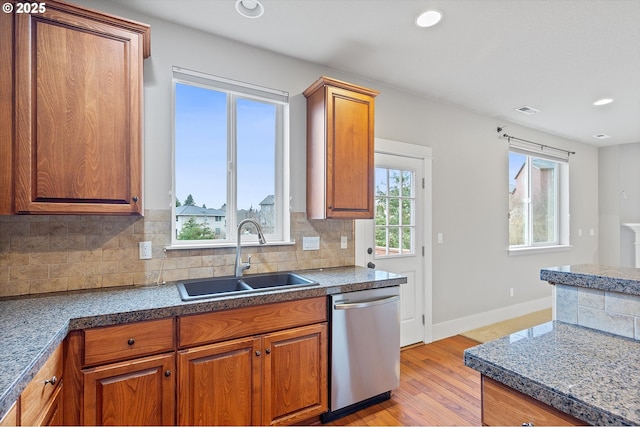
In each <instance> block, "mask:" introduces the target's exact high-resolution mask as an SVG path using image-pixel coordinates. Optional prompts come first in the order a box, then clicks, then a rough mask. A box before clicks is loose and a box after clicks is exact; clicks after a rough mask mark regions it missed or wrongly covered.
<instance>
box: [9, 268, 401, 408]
mask: <svg viewBox="0 0 640 427" xmlns="http://www.w3.org/2000/svg"><path fill="white" fill-rule="evenodd" d="M296 273H298V274H300V275H302V276H304V277H307V278H309V279H311V280H313V281H315V282H318V283H319V285H311V286H305V287H302V288H294V289H270V290H269V289H268V290H264V291H257V292H254V293H249V294H243V295H230V296H224V297H214V298H210V299H201V300H194V301H188V302H187V301H182V300H181V299H180V296H179V294H178V290H177V288H176V286H175V283H173V282H172V283H166V284H163V285H158V286H144V287H126V288H111V289H108V290H96V291H83V292H73V293H71V292H69V293H59V294H50V295H45V296H33V297H25V298H17V299H5V300H1V301H0V325H2V328H1V329H0V343H2V345H1V346H0V360H2V364H0V418H1V417H2V416H4V414H5V413H6V412H7V411H8V410H9V409H10V407H11V405H12V404H13V402H15V400H16V399H17V398H18V396H19V395H20V393H21V392H22V390H23V389H24V387H25V386H26V385H27V384H28V383H29V381H30V380H31V379H32V378H33V376H34V375H35V374H36V373H37V371H38V370H39V369H40V367H42V365H43V364H44V362H45V361H46V360H47V358H48V357H49V356H50V355H51V353H52V352H53V351H54V350H55V349H56V347H57V346H58V345H59V344H60V343H61V342H62V341H63V340H64V338H65V337H66V336H67V334H68V333H69V331H71V330H76V329H84V328H92V327H96V326H107V325H117V324H123V323H130V322H135V321H140V320H151V319H159V318H163V317H171V316H179V315H185V314H195V313H205V312H210V311H217V310H224V309H229V308H237V307H247V306H252V305H259V304H267V303H273V302H279V301H290V300H294V299H301V298H312V297H317V296H326V295H332V294H336V293H341V292H349V291H357V290H362V289H371V288H378V287H387V286H397V285H400V284H403V283H406V282H407V279H406V277H404V276H401V275H397V274H393V273H388V272H384V271H379V270H371V269H368V268H363V267H337V268H326V269H320V270H304V271H297V272H296Z"/></svg>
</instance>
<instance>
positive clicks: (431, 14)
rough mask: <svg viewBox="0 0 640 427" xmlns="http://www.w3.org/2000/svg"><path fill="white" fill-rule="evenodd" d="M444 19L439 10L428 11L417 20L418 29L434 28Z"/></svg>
mask: <svg viewBox="0 0 640 427" xmlns="http://www.w3.org/2000/svg"><path fill="white" fill-rule="evenodd" d="M441 19H442V12H439V11H437V10H427V11H426V12H424V13H422V14H421V15H420V16H418V18H416V25H417V26H418V27H422V28H427V27H433V26H434V25H436V24H437V23H438V22H440V20H441Z"/></svg>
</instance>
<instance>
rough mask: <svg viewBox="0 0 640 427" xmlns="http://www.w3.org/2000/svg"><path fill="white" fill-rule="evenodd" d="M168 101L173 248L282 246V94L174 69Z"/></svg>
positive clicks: (285, 224) (285, 168)
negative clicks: (239, 236)
mask: <svg viewBox="0 0 640 427" xmlns="http://www.w3.org/2000/svg"><path fill="white" fill-rule="evenodd" d="M173 100H174V103H173V105H174V123H173V125H174V138H173V143H174V144H173V168H174V169H173V186H172V188H173V191H172V193H173V197H172V199H173V202H172V209H173V215H172V218H173V220H172V246H175V247H180V246H184V247H193V246H197V247H203V246H231V245H235V243H236V236H237V233H236V227H237V224H238V223H239V222H240V221H242V220H243V219H245V218H252V219H254V220H256V221H257V222H259V223H260V225H261V227H262V231H263V233H264V234H265V237H266V239H267V242H269V243H274V242H289V240H290V228H289V161H288V159H289V154H288V150H289V141H288V116H289V104H288V103H289V96H288V93H287V92H283V91H279V90H274V89H269V88H264V87H260V86H256V85H252V84H248V83H243V82H238V81H234V80H230V79H226V78H221V77H217V76H212V75H208V74H204V73H200V72H196V71H191V70H185V69H183V68H179V67H174V68H173ZM242 232H243V236H242V241H243V243H244V242H252V241H256V242H257V240H258V239H257V231H256V230H255V228H254V227H253V225H251V224H248V225H247V227H243V230H242Z"/></svg>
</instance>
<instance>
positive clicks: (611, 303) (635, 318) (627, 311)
mask: <svg viewBox="0 0 640 427" xmlns="http://www.w3.org/2000/svg"><path fill="white" fill-rule="evenodd" d="M555 293H556V296H555V300H556V314H555V317H556V319H557V320H561V321H563V322H566V323H572V324H574V325H580V326H586V327H588V328H592V329H598V330H600V331H605V332H609V333H612V334H616V335H622V336H624V337H628V338H634V339H636V340H640V296H639V295H631V294H623V293H620V292H613V291H604V290H600V289H590V288H582V287H576V286H567V285H556V289H555Z"/></svg>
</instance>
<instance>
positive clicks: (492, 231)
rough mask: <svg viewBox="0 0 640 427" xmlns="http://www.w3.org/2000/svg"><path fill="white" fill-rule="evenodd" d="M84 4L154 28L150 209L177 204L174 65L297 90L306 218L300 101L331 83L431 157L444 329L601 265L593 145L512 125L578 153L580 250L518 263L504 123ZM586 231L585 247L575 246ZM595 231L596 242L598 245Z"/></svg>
mask: <svg viewBox="0 0 640 427" xmlns="http://www.w3.org/2000/svg"><path fill="white" fill-rule="evenodd" d="M76 3H79V4H83V5H86V6H89V7H92V8H95V9H99V10H104V11H106V12H110V13H114V14H118V15H121V16H127V17H130V18H132V19H135V20H138V21H142V22H146V23H148V24H150V25H151V28H152V29H151V34H152V41H151V55H152V56H151V58H149V59H147V60H146V62H145V85H144V86H145V127H144V129H145V144H146V158H145V185H146V189H145V191H146V193H145V195H146V208H150V209H163V208H168V206H169V204H170V203H171V201H172V199H170V197H169V196H168V193H169V190H170V182H171V181H170V178H171V177H170V171H171V165H170V151H171V126H170V123H171V120H172V117H171V66H172V65H178V66H181V67H185V68H190V69H195V70H199V71H203V72H207V73H211V74H215V75H219V76H224V77H228V78H232V79H236V80H241V81H247V82H251V83H255V84H258V85H264V86H268V87H273V88H277V89H282V90H286V91H289V93H290V94H291V151H292V152H291V169H292V180H291V183H292V188H291V190H292V196H293V200H292V206H293V210H294V211H297V212H301V211H304V210H305V197H306V194H305V191H306V190H305V185H306V184H305V144H306V125H305V117H306V110H305V107H306V101H305V99H304V96H303V95H302V91H303V90H304V89H305V88H306V87H307V86H308V85H309V84H311V83H312V82H313V81H315V80H316V79H317V78H318V77H319V76H320V75H323V74H324V75H328V76H330V77H334V78H338V79H341V80H347V81H350V82H353V83H356V84H361V85H364V86H368V87H371V88H374V89H377V90H379V91H380V92H381V94H380V95H379V97H378V98H377V99H376V126H375V130H376V136H377V137H379V138H385V139H390V140H397V141H402V142H408V143H414V144H422V145H427V146H430V147H432V148H433V155H434V160H433V218H432V226H433V234H434V236H435V235H437V233H443V235H444V243H443V244H436V243H435V242H432V244H433V322H434V325H436V326H437V325H447V324H453V323H455V322H456V321H457V320H458V319H464V318H475V319H480V318H481V315H482V313H486V312H494V313H495V312H496V310H497V311H500V310H502V309H504V308H505V307H509V306H511V307H516V308H518V307H529V306H528V305H527V304H528V303H530V302H532V301H533V302H536V301H540V300H541V299H543V300H545V301H546V299H548V301H549V305H550V301H551V286H549V285H548V284H546V283H545V282H541V281H540V280H539V278H538V277H539V270H540V268H541V267H546V266H554V265H562V264H578V263H591V262H596V261H597V247H598V246H597V231H598V196H597V194H598V181H597V170H598V152H597V149H595V148H594V147H592V146H587V145H583V144H579V143H575V142H572V141H569V140H566V139H563V138H559V137H556V136H552V135H548V134H544V133H541V132H537V131H534V130H531V129H527V128H522V127H520V126H517V125H514V124H508V128H507V130H508V132H509V133H510V134H512V135H515V136H518V137H520V138H525V139H531V140H535V141H539V142H541V143H544V144H548V145H553V146H557V147H560V148H564V149H567V150H572V151H576V152H577V154H576V155H575V156H572V157H571V166H570V167H571V182H570V185H571V207H570V210H571V235H572V236H573V238H572V244H573V248H572V249H571V250H569V251H564V252H555V253H547V254H537V255H521V256H509V255H508V253H507V242H508V239H507V230H508V227H507V205H508V202H507V193H508V191H507V190H508V184H507V176H508V172H507V168H508V161H507V152H508V147H507V142H506V141H505V140H500V139H498V134H497V132H496V127H497V126H498V125H502V126H504V125H505V124H507V123H505V122H504V121H499V120H495V119H493V118H490V117H486V116H482V115H479V114H476V113H474V112H471V111H468V110H466V109H463V108H459V107H455V106H451V105H446V104H443V103H441V102H436V101H433V100H430V99H426V98H424V97H419V96H416V95H413V94H410V93H407V92H403V91H400V90H396V89H393V88H390V87H386V86H384V85H382V84H379V83H376V82H371V81H367V80H365V79H361V78H358V77H357V76H353V75H347V74H344V73H341V72H338V71H336V70H331V69H327V68H325V67H322V66H319V65H316V64H312V63H308V62H303V61H299V60H296V59H292V58H288V57H284V56H281V55H277V54H274V53H272V52H268V51H264V50H261V49H257V48H253V47H250V46H247V45H243V44H239V43H235V42H232V41H229V40H226V39H222V38H219V37H215V36H212V35H208V34H206V33H202V32H198V31H195V30H191V29H188V28H184V27H180V26H177V25H174V24H171V23H168V22H164V21H160V20H157V19H154V18H152V17H149V16H144V15H140V14H138V13H134V12H131V11H129V10H128V9H126V8H124V7H121V6H119V5H117V4H112V3H108V2H106V1H99V0H77V1H76ZM505 90H508V88H505ZM497 96H499V95H497ZM578 228H581V229H582V237H580V238H577V237H575V236H577V235H578V233H577V230H578ZM590 229H593V230H594V232H595V233H596V236H590V235H589V232H588V230H590ZM509 288H514V297H509ZM478 316H480V317H478ZM463 323H464V322H463ZM463 323H459V325H462V324H463ZM478 326H479V325H478ZM460 327H462V326H456V328H458V329H459V328H460ZM454 329H455V328H454ZM450 330H451V331H453V330H452V329H450ZM453 333H456V331H453ZM434 336H435V337H437V336H438V334H437V333H435V334H434Z"/></svg>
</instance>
